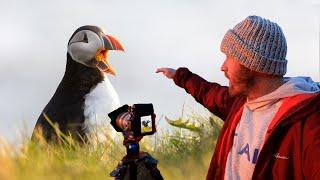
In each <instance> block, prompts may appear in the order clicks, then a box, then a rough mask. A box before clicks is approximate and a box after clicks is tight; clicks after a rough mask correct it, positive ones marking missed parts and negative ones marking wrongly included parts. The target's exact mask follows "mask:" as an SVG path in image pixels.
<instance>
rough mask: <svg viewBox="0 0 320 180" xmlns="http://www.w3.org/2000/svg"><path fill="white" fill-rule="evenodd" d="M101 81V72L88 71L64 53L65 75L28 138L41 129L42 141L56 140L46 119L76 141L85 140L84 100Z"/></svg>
mask: <svg viewBox="0 0 320 180" xmlns="http://www.w3.org/2000/svg"><path fill="white" fill-rule="evenodd" d="M101 81H103V75H102V73H101V72H100V71H99V70H98V69H96V68H90V67H87V66H84V65H82V64H80V63H77V62H75V61H74V60H72V58H71V56H70V55H69V54H67V66H66V72H65V74H64V77H63V79H62V81H61V82H60V84H59V86H58V88H57V90H56V92H55V94H54V95H53V97H52V98H51V100H50V101H49V103H48V104H47V105H46V107H45V108H44V110H43V112H42V113H41V114H40V116H39V118H38V121H37V123H36V126H35V129H34V131H33V135H32V139H33V140H35V139H37V138H36V133H37V132H36V131H38V129H41V130H40V132H42V134H43V136H44V138H45V140H47V141H56V140H57V139H56V138H57V135H56V132H55V130H54V128H53V127H52V125H50V123H49V122H48V120H47V119H46V118H45V116H44V113H45V114H46V115H47V117H48V119H49V120H50V121H51V122H52V123H53V124H57V125H58V127H59V130H60V131H61V132H62V133H64V134H65V135H69V134H71V135H72V136H73V137H74V138H75V139H76V140H81V139H85V135H84V132H83V128H82V127H83V126H82V125H83V123H84V120H85V118H84V113H83V105H84V100H85V99H84V97H85V95H86V94H88V93H89V92H90V90H91V89H92V88H93V87H95V86H96V85H97V84H98V83H100V82H101Z"/></svg>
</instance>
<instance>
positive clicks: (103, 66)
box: [96, 49, 116, 76]
mask: <svg viewBox="0 0 320 180" xmlns="http://www.w3.org/2000/svg"><path fill="white" fill-rule="evenodd" d="M96 60H97V61H98V64H97V65H96V66H97V68H98V69H99V70H100V71H102V72H105V73H110V74H112V75H114V76H115V75H116V71H115V69H114V68H113V67H112V66H111V65H110V63H109V61H108V50H106V49H99V50H98V51H97V53H96Z"/></svg>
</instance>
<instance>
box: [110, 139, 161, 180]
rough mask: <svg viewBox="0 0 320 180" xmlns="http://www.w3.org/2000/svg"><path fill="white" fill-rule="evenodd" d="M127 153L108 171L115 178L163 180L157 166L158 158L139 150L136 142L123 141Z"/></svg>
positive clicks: (119, 179) (118, 179)
mask: <svg viewBox="0 0 320 180" xmlns="http://www.w3.org/2000/svg"><path fill="white" fill-rule="evenodd" d="M124 145H125V146H126V149H127V155H126V156H124V157H123V158H122V160H121V162H120V163H119V164H118V166H117V167H116V168H115V169H114V170H113V171H112V172H111V173H110V176H112V177H114V178H115V180H163V178H162V176H161V174H160V171H159V170H158V168H157V163H158V160H156V159H154V158H153V157H152V156H151V155H150V154H148V153H147V152H140V148H139V143H138V142H127V143H124Z"/></svg>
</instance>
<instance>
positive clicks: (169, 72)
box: [156, 68, 176, 79]
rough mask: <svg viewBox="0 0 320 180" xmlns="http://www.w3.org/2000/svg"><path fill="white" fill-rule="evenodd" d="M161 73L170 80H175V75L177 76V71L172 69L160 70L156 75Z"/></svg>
mask: <svg viewBox="0 0 320 180" xmlns="http://www.w3.org/2000/svg"><path fill="white" fill-rule="evenodd" d="M160 72H162V74H163V75H165V76H166V77H167V78H169V79H173V78H174V75H175V74H176V70H175V69H172V68H158V69H157V70H156V73H160Z"/></svg>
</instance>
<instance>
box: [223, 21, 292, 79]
mask: <svg viewBox="0 0 320 180" xmlns="http://www.w3.org/2000/svg"><path fill="white" fill-rule="evenodd" d="M220 49H221V51H222V52H223V53H225V54H226V55H229V56H231V57H233V58H235V59H236V60H238V61H239V62H240V64H242V65H243V66H245V67H247V68H249V69H251V70H253V71H257V72H260V73H266V74H272V75H278V76H283V75H284V74H285V73H286V71H287V60H286V54H287V43H286V39H285V37H284V34H283V32H282V30H281V28H280V26H279V25H278V24H276V23H274V22H271V21H270V20H267V19H264V18H261V17H259V16H249V17H247V18H246V19H245V20H243V21H241V22H240V23H239V24H237V25H236V26H235V27H234V28H233V29H230V30H229V31H228V32H227V33H226V35H225V36H224V38H223V40H222V42H221V47H220Z"/></svg>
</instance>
